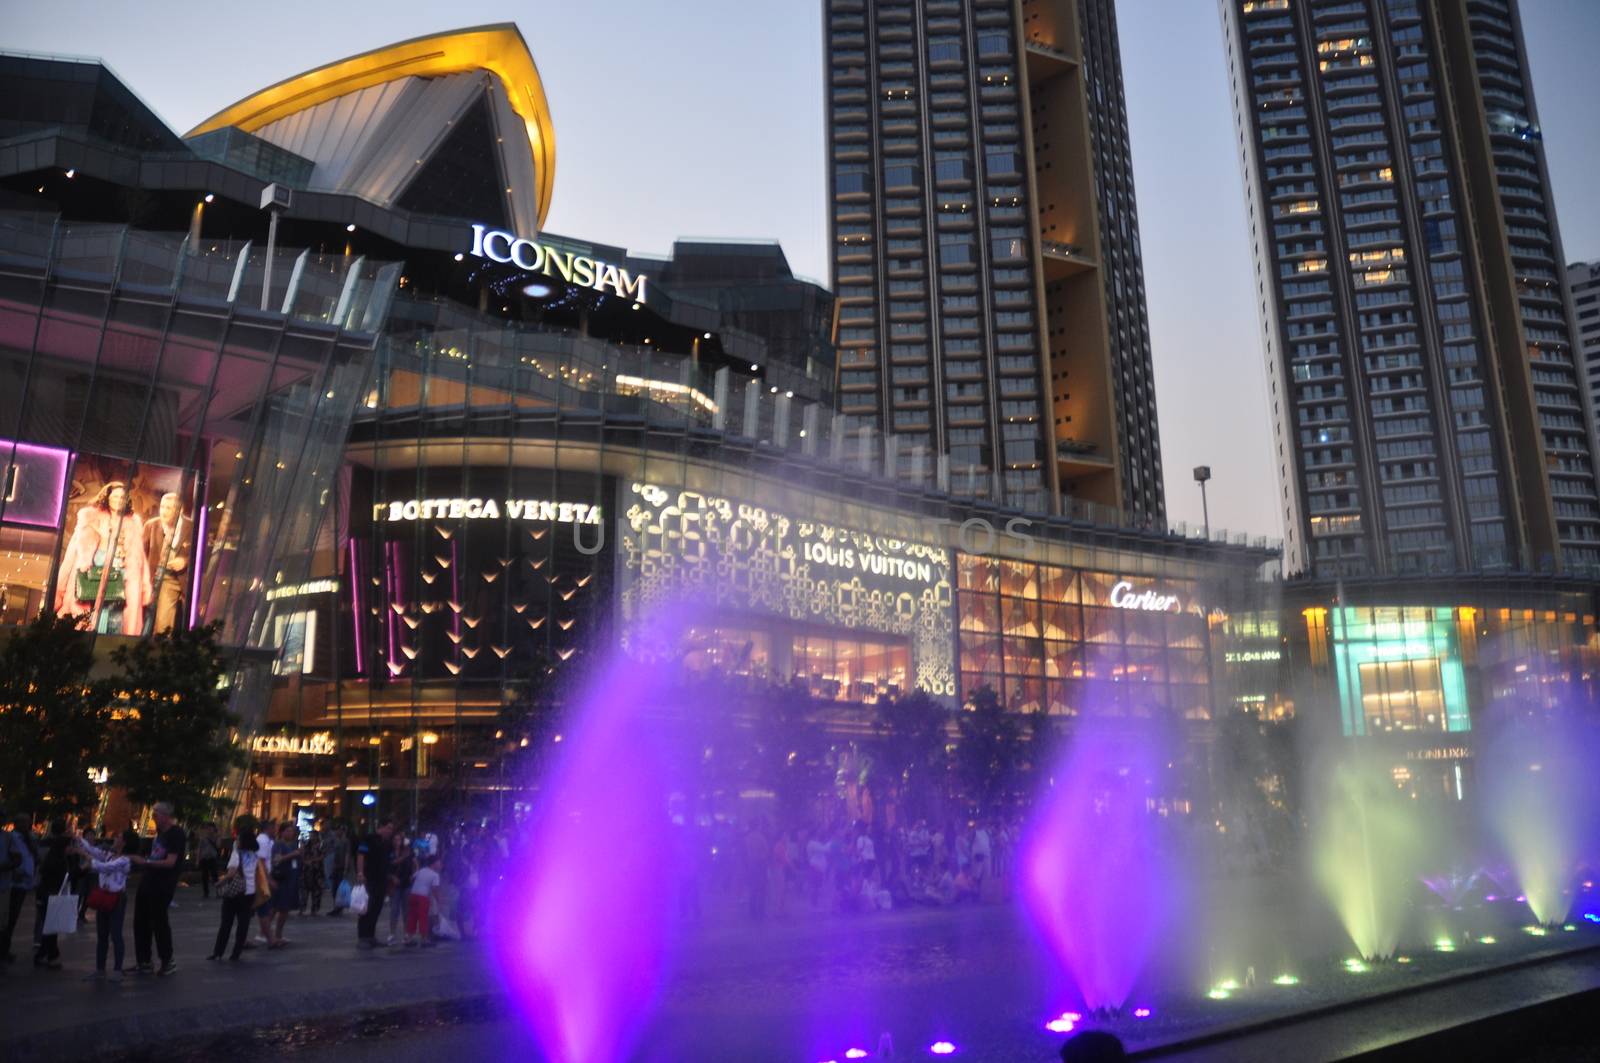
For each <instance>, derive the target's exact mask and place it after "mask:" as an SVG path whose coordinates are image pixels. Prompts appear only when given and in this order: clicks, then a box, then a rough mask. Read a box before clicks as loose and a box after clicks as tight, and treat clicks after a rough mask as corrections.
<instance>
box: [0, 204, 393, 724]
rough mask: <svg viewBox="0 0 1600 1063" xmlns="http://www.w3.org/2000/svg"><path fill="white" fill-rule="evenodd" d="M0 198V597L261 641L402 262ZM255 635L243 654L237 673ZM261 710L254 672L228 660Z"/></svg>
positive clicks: (294, 571) (19, 619) (324, 489)
mask: <svg viewBox="0 0 1600 1063" xmlns="http://www.w3.org/2000/svg"><path fill="white" fill-rule="evenodd" d="M279 259H280V260H281V262H280V267H279V269H278V270H277V271H275V273H274V278H275V280H274V283H273V285H272V288H271V291H270V293H269V294H270V296H271V302H272V305H273V306H274V307H275V308H276V309H275V310H274V311H268V312H262V311H259V310H257V309H255V308H254V307H253V306H252V305H251V304H252V302H253V300H252V299H250V298H249V296H248V295H247V296H245V298H243V299H241V298H240V296H241V294H243V293H251V294H253V293H255V292H259V291H260V288H261V283H262V278H263V273H264V266H265V256H264V255H263V254H261V253H260V252H251V251H250V250H249V248H248V245H245V246H242V247H241V246H232V245H228V244H225V243H207V244H194V243H191V242H189V241H187V240H185V239H184V238H183V237H181V236H173V235H169V234H157V233H146V232H140V231H138V230H135V229H130V228H128V227H126V226H121V225H103V224H92V223H67V222H61V221H58V220H56V219H54V218H52V217H50V216H47V215H43V216H42V215H39V214H14V213H6V214H0V473H3V484H4V493H3V495H0V550H3V552H4V556H3V560H0V602H3V618H4V622H6V623H11V624H18V623H25V622H27V621H28V620H30V619H32V618H33V617H34V616H36V615H38V614H39V613H40V612H41V611H52V612H60V613H65V614H68V615H76V616H80V617H82V618H83V620H82V622H83V625H84V626H85V627H86V628H88V629H90V630H93V631H95V632H97V633H99V634H100V635H104V636H107V637H112V638H116V637H141V636H144V635H146V634H149V633H152V632H154V633H160V632H162V631H166V630H170V629H172V628H174V627H181V626H187V625H190V624H195V623H208V622H212V621H216V622H219V623H220V624H221V625H222V638H223V639H224V641H225V642H227V643H228V644H229V645H231V646H234V647H236V648H239V649H241V650H243V649H248V648H251V647H257V646H261V645H264V644H269V641H270V637H271V636H270V632H269V631H268V629H267V628H266V626H265V618H266V615H267V612H268V610H267V609H266V604H267V603H266V599H265V591H266V588H267V587H268V585H269V584H271V583H274V582H276V581H279V580H287V581H289V582H291V583H293V582H297V581H299V580H301V579H303V578H304V574H305V571H306V556H307V551H308V549H309V548H310V546H311V545H312V543H313V541H314V540H315V538H316V536H317V535H318V534H319V533H321V531H322V530H323V525H322V518H323V514H324V511H325V507H324V504H323V503H324V502H325V500H326V498H327V496H328V494H329V493H330V492H331V491H332V490H333V488H334V485H335V483H336V481H337V478H338V472H339V464H340V455H341V453H342V451H343V447H344V442H345V439H346V437H347V435H348V433H349V428H350V419H351V415H352V413H353V411H354V409H355V406H356V402H357V398H358V396H359V395H360V394H361V393H362V392H363V390H364V388H365V384H366V381H367V379H368V374H369V373H370V371H371V366H372V354H373V349H374V346H375V344H376V342H377V334H378V332H379V330H380V329H381V327H382V325H383V322H384V319H385V316H386V314H387V309H388V306H389V301H390V298H391V295H392V292H393V290H394V287H395V283H396V278H397V277H398V272H399V271H398V267H396V266H392V265H384V264H382V263H372V262H368V261H366V260H361V259H356V260H352V259H349V258H346V257H343V256H313V255H312V254H311V253H310V252H301V251H299V250H281V251H280V252H279ZM251 659H252V658H251V657H250V655H249V654H243V655H241V656H239V657H238V659H237V662H238V664H239V667H240V668H241V670H243V671H249V670H251V669H254V668H256V667H257V665H253V664H248V663H247V662H248V661H249V660H251ZM235 682H236V688H235V707H236V709H237V710H239V711H241V713H242V714H243V715H244V717H245V723H246V726H247V727H253V726H255V725H256V724H258V723H259V721H260V708H261V698H262V696H263V695H264V694H265V686H264V684H263V683H261V682H258V681H255V680H247V679H246V678H245V677H244V675H243V674H242V672H241V675H239V676H236V677H235Z"/></svg>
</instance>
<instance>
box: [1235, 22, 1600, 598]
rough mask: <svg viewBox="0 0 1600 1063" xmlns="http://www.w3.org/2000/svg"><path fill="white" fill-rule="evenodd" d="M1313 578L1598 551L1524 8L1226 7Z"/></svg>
mask: <svg viewBox="0 0 1600 1063" xmlns="http://www.w3.org/2000/svg"><path fill="white" fill-rule="evenodd" d="M1222 11H1223V20H1224V23H1225V26H1226V33H1225V37H1226V40H1227V48H1228V62H1229V78H1230V80H1231V83H1232V92H1233V99H1234V112H1235V117H1236V119H1237V122H1238V128H1239V133H1240V144H1241V151H1242V154H1243V162H1244V171H1245V185H1246V199H1247V210H1248V214H1249V218H1250V230H1251V232H1250V235H1251V242H1252V244H1253V245H1254V249H1255V263H1256V282H1257V289H1258V292H1259V297H1260V305H1261V318H1262V326H1263V331H1264V333H1265V348H1266V356H1267V373H1268V380H1269V385H1270V400H1271V402H1272V408H1273V419H1274V427H1275V435H1276V445H1277V453H1276V455H1275V457H1276V461H1277V464H1278V467H1279V481H1280V488H1281V496H1282V497H1281V501H1282V504H1283V508H1284V514H1285V531H1286V535H1287V539H1286V543H1285V550H1286V554H1287V558H1288V562H1289V567H1290V569H1291V571H1300V572H1307V573H1311V574H1315V575H1339V574H1363V573H1391V572H1427V571H1446V570H1489V571H1493V570H1500V569H1516V570H1540V569H1546V568H1552V567H1556V566H1562V567H1565V568H1566V569H1568V570H1577V569H1582V568H1588V567H1592V566H1594V565H1596V564H1597V563H1600V503H1597V501H1596V492H1595V471H1594V455H1593V453H1592V450H1591V445H1590V439H1589V433H1588V431H1587V429H1586V427H1585V424H1586V410H1587V397H1586V393H1585V389H1584V387H1583V382H1582V380H1581V378H1580V376H1579V373H1578V369H1577V366H1576V364H1575V360H1574V353H1573V343H1572V339H1573V333H1572V328H1571V320H1570V314H1569V308H1568V305H1567V301H1566V298H1565V296H1564V294H1563V291H1562V285H1561V275H1560V263H1561V261H1562V254H1561V241H1560V237H1559V235H1558V233H1557V229H1556V220H1555V213H1554V204H1553V203H1552V202H1551V199H1550V194H1549V180H1548V175H1547V172H1546V168H1545V157H1544V148H1543V144H1542V134H1541V132H1540V129H1539V120H1538V114H1537V112H1536V111H1535V109H1534V103H1533V88H1532V85H1531V83H1530V82H1529V78H1528V65H1527V56H1526V53H1525V51H1524V49H1523V45H1522V38H1521V30H1520V25H1519V20H1518V14H1517V7H1516V3H1515V0H1223V2H1222Z"/></svg>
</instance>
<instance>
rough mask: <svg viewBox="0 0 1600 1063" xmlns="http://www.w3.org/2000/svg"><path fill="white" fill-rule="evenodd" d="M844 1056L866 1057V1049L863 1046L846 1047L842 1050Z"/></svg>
mask: <svg viewBox="0 0 1600 1063" xmlns="http://www.w3.org/2000/svg"><path fill="white" fill-rule="evenodd" d="M844 1058H846V1059H866V1058H867V1050H866V1049H865V1048H847V1049H845V1050H844Z"/></svg>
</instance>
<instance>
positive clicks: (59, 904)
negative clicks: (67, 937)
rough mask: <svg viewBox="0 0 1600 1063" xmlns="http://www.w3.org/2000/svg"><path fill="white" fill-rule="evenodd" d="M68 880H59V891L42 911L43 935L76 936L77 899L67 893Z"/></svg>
mask: <svg viewBox="0 0 1600 1063" xmlns="http://www.w3.org/2000/svg"><path fill="white" fill-rule="evenodd" d="M67 886H68V880H67V879H64V878H63V879H62V880H61V889H60V891H59V892H58V893H56V894H55V895H54V896H52V897H51V898H50V902H49V904H48V905H47V906H46V908H45V910H44V930H43V931H41V933H44V934H76V933H77V932H78V898H77V897H76V896H74V895H73V894H71V893H69V892H68V891H67Z"/></svg>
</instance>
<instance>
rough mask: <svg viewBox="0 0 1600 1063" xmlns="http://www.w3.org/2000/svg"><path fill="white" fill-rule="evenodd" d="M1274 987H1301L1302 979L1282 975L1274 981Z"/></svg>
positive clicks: (1290, 975)
mask: <svg viewBox="0 0 1600 1063" xmlns="http://www.w3.org/2000/svg"><path fill="white" fill-rule="evenodd" d="M1272 984H1273V985H1299V984H1300V979H1298V978H1296V977H1295V976H1294V975H1292V974H1280V975H1279V976H1278V977H1276V978H1274V979H1273V980H1272Z"/></svg>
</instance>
